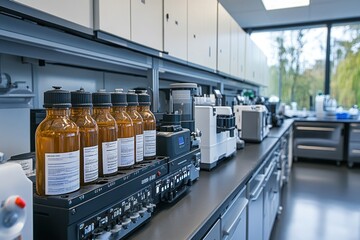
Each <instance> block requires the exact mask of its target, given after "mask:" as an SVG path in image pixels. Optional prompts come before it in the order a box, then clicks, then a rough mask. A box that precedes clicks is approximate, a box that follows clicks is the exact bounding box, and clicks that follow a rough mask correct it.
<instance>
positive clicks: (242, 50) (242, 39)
mask: <svg viewBox="0 0 360 240" xmlns="http://www.w3.org/2000/svg"><path fill="white" fill-rule="evenodd" d="M245 39H246V33H245V31H244V30H243V29H242V28H240V27H239V39H238V40H239V41H238V44H239V45H238V47H239V52H238V54H239V55H238V57H239V59H238V61H239V62H238V64H239V77H240V78H242V79H244V78H245V54H246V53H245V47H246V43H245Z"/></svg>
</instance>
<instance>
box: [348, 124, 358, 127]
mask: <svg viewBox="0 0 360 240" xmlns="http://www.w3.org/2000/svg"><path fill="white" fill-rule="evenodd" d="M350 126H352V127H357V126H359V124H356V123H352V124H350Z"/></svg>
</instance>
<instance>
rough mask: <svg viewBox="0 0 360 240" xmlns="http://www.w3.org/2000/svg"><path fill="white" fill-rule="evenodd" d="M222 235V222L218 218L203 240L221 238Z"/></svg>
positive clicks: (218, 239)
mask: <svg viewBox="0 0 360 240" xmlns="http://www.w3.org/2000/svg"><path fill="white" fill-rule="evenodd" d="M220 235H221V224H220V219H218V220H217V221H216V223H215V224H214V226H213V227H212V228H211V229H210V230H209V232H208V233H207V234H206V235H205V237H204V238H203V240H220V239H221V238H220Z"/></svg>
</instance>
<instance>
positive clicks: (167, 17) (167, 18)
mask: <svg viewBox="0 0 360 240" xmlns="http://www.w3.org/2000/svg"><path fill="white" fill-rule="evenodd" d="M165 18H166V21H167V22H168V21H169V14H168V13H167V14H166V17H165Z"/></svg>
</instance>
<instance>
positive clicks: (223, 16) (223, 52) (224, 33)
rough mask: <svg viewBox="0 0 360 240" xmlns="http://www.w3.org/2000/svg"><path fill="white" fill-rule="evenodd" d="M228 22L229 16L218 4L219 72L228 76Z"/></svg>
mask: <svg viewBox="0 0 360 240" xmlns="http://www.w3.org/2000/svg"><path fill="white" fill-rule="evenodd" d="M230 21H231V16H230V14H229V13H228V12H227V11H226V10H225V8H224V7H223V6H222V5H221V4H220V3H219V4H218V55H217V56H218V63H217V66H218V67H217V69H218V70H219V71H220V72H224V73H227V74H230Z"/></svg>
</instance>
